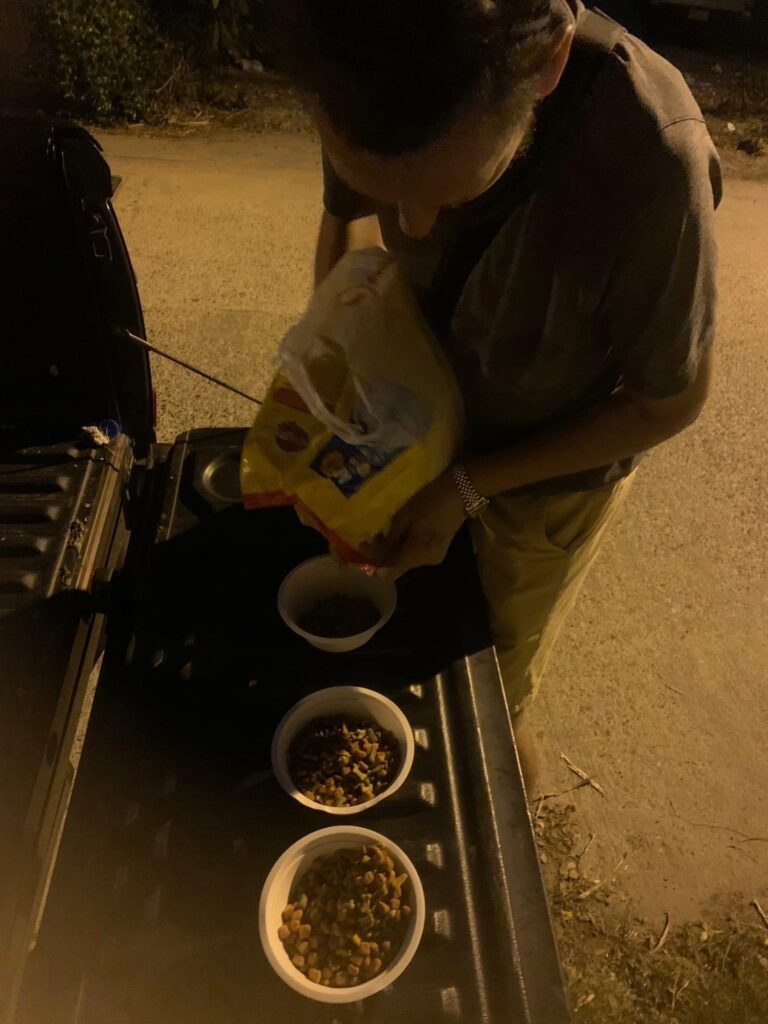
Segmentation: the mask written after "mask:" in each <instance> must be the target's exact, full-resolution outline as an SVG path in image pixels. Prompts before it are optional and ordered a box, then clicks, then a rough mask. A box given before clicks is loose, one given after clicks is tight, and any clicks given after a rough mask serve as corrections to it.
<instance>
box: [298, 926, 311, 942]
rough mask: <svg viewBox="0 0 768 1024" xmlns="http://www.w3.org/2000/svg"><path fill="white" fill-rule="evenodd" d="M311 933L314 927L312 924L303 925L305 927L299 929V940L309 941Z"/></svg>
mask: <svg viewBox="0 0 768 1024" xmlns="http://www.w3.org/2000/svg"><path fill="white" fill-rule="evenodd" d="M311 931H312V925H311V924H303V925H301V927H300V928H299V938H300V939H307V938H309V935H310V932H311Z"/></svg>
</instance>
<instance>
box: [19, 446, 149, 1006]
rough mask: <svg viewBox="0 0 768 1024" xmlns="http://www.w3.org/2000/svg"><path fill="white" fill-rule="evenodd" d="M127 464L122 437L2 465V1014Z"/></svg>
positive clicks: (113, 556) (49, 856)
mask: <svg viewBox="0 0 768 1024" xmlns="http://www.w3.org/2000/svg"><path fill="white" fill-rule="evenodd" d="M130 467H131V452H130V446H129V445H128V444H127V442H126V441H125V439H124V438H123V439H120V440H119V441H117V442H116V443H115V444H114V445H113V446H111V447H110V448H109V449H106V448H105V449H90V450H89V449H86V448H78V447H77V446H76V445H74V444H62V445H58V446H53V447H48V448H44V449H39V448H38V449H34V450H31V449H30V450H26V451H23V452H18V453H16V454H15V455H13V456H11V455H7V456H5V458H4V461H3V464H2V466H0V878H2V886H0V1019H7V1017H6V1016H5V1015H4V1007H5V1006H6V1001H7V1000H9V999H12V997H13V991H14V986H15V984H16V980H17V975H18V972H19V970H20V969H21V967H22V966H23V961H24V958H25V956H26V953H27V950H28V948H29V943H30V941H31V939H32V937H33V934H34V928H35V923H36V917H37V914H38V912H39V909H40V907H41V906H42V901H43V899H44V894H45V887H46V884H47V880H48V876H49V873H50V870H51V869H52V867H53V861H54V858H55V850H56V846H57V843H58V838H59V835H60V830H61V826H62V823H63V816H64V810H65V807H66V801H67V799H68V798H69V792H70V789H71V784H72V780H73V775H74V771H73V764H72V758H73V743H75V736H76V734H77V729H78V724H79V722H80V715H81V711H82V707H83V702H84V700H85V697H86V690H87V686H88V679H89V676H90V672H91V668H92V666H93V664H94V662H95V660H96V658H97V656H98V654H99V651H100V644H101V635H102V628H103V621H102V616H101V615H100V614H98V611H97V609H96V608H95V607H94V603H93V600H92V597H91V594H90V590H91V587H92V584H93V583H94V581H95V579H96V578H97V574H98V573H102V574H108V573H109V571H110V570H111V569H112V568H114V566H116V565H117V564H118V563H119V562H120V561H121V559H122V557H123V555H124V547H125V533H124V531H122V530H121V523H122V515H123V509H124V505H125V488H126V483H127V479H128V474H129V471H130Z"/></svg>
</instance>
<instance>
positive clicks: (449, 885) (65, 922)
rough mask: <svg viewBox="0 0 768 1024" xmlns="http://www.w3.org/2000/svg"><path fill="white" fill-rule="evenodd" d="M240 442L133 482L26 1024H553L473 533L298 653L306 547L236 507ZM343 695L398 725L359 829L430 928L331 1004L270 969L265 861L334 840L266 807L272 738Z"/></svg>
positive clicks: (287, 513) (555, 1006)
mask: <svg viewBox="0 0 768 1024" xmlns="http://www.w3.org/2000/svg"><path fill="white" fill-rule="evenodd" d="M241 442H242V432H241V431H197V432H193V433H191V434H189V435H185V436H184V437H183V438H181V439H180V440H179V441H178V442H177V443H176V445H174V446H173V448H172V449H171V450H170V451H169V452H165V451H163V450H160V451H158V452H157V453H156V458H155V464H154V466H153V468H152V469H151V470H150V471H149V472H148V474H147V479H146V481H145V483H146V485H147V486H146V487H145V491H146V495H147V497H146V508H145V520H144V527H143V530H142V531H140V533H138V534H137V535H136V536H135V537H134V542H133V548H132V551H131V553H130V557H129V562H128V564H127V566H126V568H125V570H124V572H123V574H122V578H121V579H120V580H119V581H118V582H117V583H115V586H114V594H113V599H112V602H111V604H110V615H109V624H110V628H109V634H110V635H109V639H108V643H107V652H106V658H105V664H104V668H103V670H102V674H101V680H100V683H99V688H98V691H97V695H96V701H95V704H94V708H93V712H92V715H91V722H90V727H89V733H88V738H87V741H86V744H85V749H84V751H83V756H82V759H81V762H80V769H79V773H78V777H77V782H76V785H75V790H74V796H73V799H72V803H71V806H70V810H69V816H68V819H67V825H66V828H65V831H64V836H63V840H62V844H61V850H60V855H59V858H58V864H57V869H56V872H55V874H54V877H53V883H52V886H51V890H50V895H49V899H48V904H47V908H46V913H45V916H44V918H43V922H42V927H41V929H40V932H39V935H38V938H37V943H36V947H35V949H34V952H32V954H31V955H30V957H29V962H28V966H27V970H26V975H25V980H24V986H23V990H22V996H21V1000H20V1003H19V1009H18V1014H17V1021H18V1024H59V1022H61V1024H64V1022H65V1021H66V1022H67V1024H69V1022H71V1021H77V1022H79V1024H86V1022H87V1024H92V1022H99V1024H101V1022H104V1024H106V1022H109V1024H123V1022H130V1024H176V1022H177V1021H178V1022H179V1024H181V1022H183V1024H219V1022H222V1024H223V1022H225V1021H226V1022H227V1024H240V1022H246V1021H247V1022H249V1024H253V1022H254V1021H256V1022H258V1024H285V1022H288V1021H291V1022H296V1024H301V1022H306V1024H310V1022H311V1024H332V1022H333V1021H338V1022H344V1021H354V1020H361V1021H366V1022H369V1024H378V1022H384V1021H386V1022H387V1024H400V1022H402V1024H406V1022H414V1024H415V1022H417V1021H418V1022H427V1024H439V1022H442V1021H445V1022H455V1021H461V1022H467V1024H469V1022H471V1024H485V1022H488V1024H502V1022H503V1024H518V1022H520V1024H523V1022H526V1024H534V1022H536V1024H559V1022H564V1021H566V1020H567V1012H566V1008H565V997H564V991H563V985H562V978H561V974H560V968H559V963H558V958H557V952H556V948H555V944H554V939H553V936H552V931H551V925H550V921H549V915H548V910H547V904H546V898H545V894H544V889H543V885H542V880H541V875H540V872H539V865H538V859H537V855H536V849H535V843H534V839H533V834H532V829H531V825H530V820H529V816H528V812H527V807H526V801H525V794H524V791H523V785H522V780H521V776H520V770H519V765H518V762H517V758H516V754H515V750H514V743H513V739H512V733H511V727H510V723H509V717H508V713H507V709H506V705H505V703H504V699H503V695H502V691H501V687H500V682H499V677H498V671H497V667H496V662H495V657H494V654H493V651H492V649H491V647H490V638H489V635H488V630H487V623H486V619H485V613H484V605H483V600H482V595H481V593H480V590H479V586H478V582H477V579H476V575H475V571H474V560H473V558H472V553H471V550H470V547H469V543H468V541H467V538H466V537H461V538H460V539H459V540H458V541H457V543H456V544H455V545H454V547H453V549H452V551H451V554H450V556H449V558H448V560H447V561H446V563H445V564H444V565H443V566H441V567H439V568H437V569H433V570H423V571H420V572H416V573H413V574H412V575H410V576H409V577H408V578H406V580H404V581H402V583H401V584H400V585H399V589H400V600H399V606H398V609H397V612H396V614H395V616H394V618H393V620H392V621H391V622H390V623H389V624H388V625H387V626H386V627H385V629H384V630H382V632H381V633H379V634H378V635H377V636H376V638H375V639H374V641H373V642H372V643H371V644H370V645H369V646H368V647H366V648H363V649H362V650H361V651H358V652H352V653H350V654H347V655H343V656H333V655H326V654H322V653H320V652H317V651H314V650H312V649H311V648H310V647H308V646H307V645H305V644H304V643H303V642H302V641H301V640H299V639H298V638H297V637H295V636H294V635H293V634H292V633H290V631H288V630H287V628H286V627H285V626H284V625H283V624H282V622H281V621H280V619H279V617H278V615H277V611H276V607H275V596H276V591H277V587H278V585H279V583H280V581H281V580H282V578H283V577H284V575H285V574H286V573H287V572H288V571H289V570H290V569H291V568H292V567H293V566H294V565H296V564H297V563H298V562H300V561H302V560H303V559H304V558H307V557H310V556H311V555H313V554H315V553H319V552H320V551H322V542H321V541H320V540H319V538H318V537H317V536H316V535H315V534H314V533H313V532H312V531H310V530H307V529H305V528H304V527H302V526H300V525H299V523H298V522H297V520H296V517H295V515H294V513H293V512H292V511H291V510H273V511H268V512H267V511H265V512H248V513H246V512H244V510H243V508H242V506H241V504H240V502H239V497H238V490H239V489H238V486H237V483H238V478H237V469H238V457H239V449H240V445H241ZM339 683H355V684H360V685H365V686H369V687H371V688H373V689H376V690H379V691H380V692H382V693H385V694H386V695H387V696H389V697H390V698H391V699H393V700H394V701H395V702H396V703H398V704H399V706H400V707H401V708H402V709H403V711H404V712H405V713H406V715H407V716H408V718H409V720H410V722H411V724H412V726H413V728H414V730H415V735H416V742H417V753H416V759H415V762H414V766H413V769H412V771H411V774H410V777H409V779H408V781H407V782H406V784H405V785H404V786H403V787H402V789H400V790H399V791H398V793H397V794H395V795H394V796H393V797H392V798H391V799H388V800H385V801H384V802H383V803H381V804H379V805H377V806H375V807H373V808H371V809H370V810H368V811H363V812H361V813H360V814H359V815H356V816H355V819H354V820H355V824H360V825H364V826H367V827H370V828H372V829H375V830H377V831H380V832H382V833H383V834H384V835H386V836H388V837H390V838H391V839H392V840H393V841H394V842H396V843H397V844H399V845H400V846H402V848H403V849H404V850H405V852H406V853H407V854H408V856H409V857H411V859H412V860H413V862H414V864H415V865H416V867H417V869H418V871H419V873H420V875H421V877H422V881H423V883H424V888H425V892H426V899H427V926H426V929H425V933H424V937H423V939H422V942H421V945H420V947H419V950H418V952H417V954H416V957H415V959H414V961H413V962H412V964H411V965H410V966H409V968H408V969H407V970H406V971H405V973H404V974H403V975H402V976H401V978H400V979H398V980H397V982H395V984H394V985H392V986H391V987H390V988H389V989H387V990H386V991H385V992H383V993H382V994H380V995H379V996H377V997H375V998H373V999H371V1000H369V1001H367V1002H366V1003H365V1004H362V1003H352V1004H348V1005H342V1006H326V1005H324V1004H321V1003H314V1002H312V1001H309V1000H306V999H304V998H302V997H301V996H299V995H298V994H296V993H295V992H293V991H292V990H291V989H289V988H288V987H287V986H286V985H284V984H283V983H282V982H281V981H280V980H279V979H278V978H277V976H276V975H275V974H274V973H273V971H272V970H271V968H270V967H269V964H268V963H267V960H266V958H265V956H264V954H263V952H262V949H261V945H260V941H259V935H258V914H257V911H258V901H259V896H260V891H261V887H262V884H263V882H264V880H265V878H266V875H267V874H268V872H269V870H270V868H271V866H272V864H273V863H274V861H275V860H276V859H277V857H278V856H279V855H280V854H281V853H282V852H283V850H284V849H285V848H286V847H287V846H289V845H290V844H291V843H293V842H294V841H295V840H296V839H298V838H300V837H301V836H302V835H305V834H306V833H308V832H310V831H313V830H315V829H317V828H322V827H325V826H327V825H329V824H332V823H333V821H332V819H331V818H330V817H329V816H326V815H323V814H322V813H321V812H318V811H314V810H311V809H309V808H305V807H302V806H299V805H298V804H296V803H295V802H294V801H292V800H291V799H290V798H289V797H288V796H287V795H286V794H285V793H284V792H283V791H282V790H281V789H280V787H279V786H278V784H277V782H276V781H275V779H274V777H273V775H272V772H271V770H270V764H269V750H270V743H271V738H272V734H273V732H274V729H275V726H276V725H277V723H278V721H279V720H280V718H281V717H282V715H283V714H284V713H285V711H287V710H288V708H290V707H291V706H292V705H293V704H294V703H295V702H296V701H297V700H299V699H300V698H301V697H302V696H304V695H305V694H306V693H308V692H310V691H312V690H315V689H318V688H320V687H322V686H325V685H335V684H339Z"/></svg>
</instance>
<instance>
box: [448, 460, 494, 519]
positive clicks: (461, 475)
mask: <svg viewBox="0 0 768 1024" xmlns="http://www.w3.org/2000/svg"><path fill="white" fill-rule="evenodd" d="M451 475H452V476H453V482H454V483H455V484H456V487H457V488H458V491H459V494H460V495H461V500H462V501H463V502H464V511H465V512H466V513H467V516H468V518H469V519H474V518H475V517H476V516H478V515H479V514H480V513H481V512H482V511H483V509H484V508H486V507H487V505H488V499H487V498H484V497H483V496H482V494H480V493H479V491H478V490H477V489H476V487H475V485H474V484H473V483H472V481H471V480H470V479H469V476H468V475H467V471H466V470H465V469H464V467H463V466H454V467H453V469H452V470H451Z"/></svg>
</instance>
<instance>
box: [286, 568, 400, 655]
mask: <svg viewBox="0 0 768 1024" xmlns="http://www.w3.org/2000/svg"><path fill="white" fill-rule="evenodd" d="M336 594H344V595H348V596H349V597H366V598H368V600H369V601H372V602H373V603H374V604H375V605H376V607H377V608H378V609H379V612H380V613H381V616H380V618H379V621H378V622H377V623H376V625H375V626H372V627H371V628H370V629H367V630H366V631H365V632H364V633H356V634H355V635H354V636H340V637H330V636H315V635H314V634H313V633H307V632H306V630H304V629H302V628H301V627H300V626H299V623H298V620H299V619H300V618H301V616H302V615H304V614H305V613H306V612H308V611H309V610H310V609H311V608H313V607H314V606H315V605H316V604H317V603H318V602H319V601H322V600H323V599H324V598H326V597H333V596H334V595H336ZM396 605H397V588H396V587H395V584H394V583H392V582H391V581H390V580H382V579H379V578H378V577H377V576H367V575H366V574H365V573H364V572H362V571H361V570H360V569H356V568H355V567H354V566H352V565H344V564H343V563H339V562H337V561H336V559H335V558H332V557H331V556H330V555H320V557H319V558H310V559H309V561H308V562H302V564H301V565H298V566H296V568H295V569H293V570H292V571H291V572H289V573H288V575H287V576H286V577H285V579H284V580H283V582H282V585H281V586H280V590H279V591H278V594H277V610H278V611H279V612H280V616H281V618H282V620H283V622H284V623H285V624H286V626H288V628H289V629H292V630H293V632H294V633H296V634H297V635H298V636H300V637H303V638H304V639H305V640H306V641H307V642H308V643H310V644H312V646H313V647H317V648H319V650H321V651H333V652H336V653H341V652H342V651H354V650H356V649H357V648H358V647H362V646H363V644H367V643H368V641H369V640H370V639H371V637H372V636H374V635H375V634H376V633H378V631H379V630H380V629H381V627H382V626H385V625H386V624H387V622H389V620H390V619H391V618H392V613H393V612H394V610H395V606H396Z"/></svg>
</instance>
